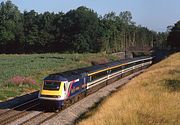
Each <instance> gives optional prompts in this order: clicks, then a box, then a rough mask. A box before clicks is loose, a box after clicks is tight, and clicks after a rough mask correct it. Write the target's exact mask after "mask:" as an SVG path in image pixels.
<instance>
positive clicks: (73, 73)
mask: <svg viewBox="0 0 180 125" xmlns="http://www.w3.org/2000/svg"><path fill="white" fill-rule="evenodd" d="M146 58H150V57H138V58H132V59H123V60H117V61H113V62H109V63H106V64H99V65H95V66H89V67H84V68H79V69H75V70H70V71H65V72H60V73H54V74H50V75H49V76H47V77H46V78H45V79H44V80H48V79H49V80H50V79H51V80H52V79H56V80H57V79H63V80H65V79H66V80H68V81H71V80H74V79H78V78H81V77H83V76H87V75H88V74H91V73H94V72H97V71H100V70H104V69H107V68H109V67H113V66H117V65H121V64H126V63H129V62H132V61H136V60H142V59H146ZM61 81H62V80H61Z"/></svg>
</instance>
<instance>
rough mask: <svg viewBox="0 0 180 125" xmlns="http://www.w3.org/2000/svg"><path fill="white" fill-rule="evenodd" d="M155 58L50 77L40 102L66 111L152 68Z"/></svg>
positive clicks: (76, 70)
mask: <svg viewBox="0 0 180 125" xmlns="http://www.w3.org/2000/svg"><path fill="white" fill-rule="evenodd" d="M152 59H153V57H138V58H133V59H124V60H118V61H114V62H109V63H106V64H99V65H95V66H90V67H85V68H80V69H75V70H71V71H66V72H60V73H54V74H50V75H48V76H47V77H45V78H44V83H43V85H42V88H41V90H40V92H39V95H38V98H39V99H40V102H41V104H42V105H43V106H45V107H53V108H56V109H58V108H62V107H63V106H64V105H66V104H69V103H73V102H75V101H77V100H78V99H79V98H81V97H82V96H86V95H88V94H90V93H93V92H95V91H97V90H98V89H100V88H102V87H104V86H106V85H108V84H111V83H112V82H114V81H116V80H118V79H120V78H122V77H124V76H127V75H129V74H132V73H133V72H136V71H138V70H141V69H143V68H146V67H148V66H149V65H151V64H152Z"/></svg>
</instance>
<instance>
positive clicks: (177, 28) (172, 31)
mask: <svg viewBox="0 0 180 125" xmlns="http://www.w3.org/2000/svg"><path fill="white" fill-rule="evenodd" d="M168 28H169V35H168V38H167V44H168V45H170V47H171V48H173V49H178V50H180V20H179V21H178V22H177V23H175V24H174V26H169V27H168Z"/></svg>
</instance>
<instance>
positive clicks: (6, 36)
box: [0, 1, 167, 53]
mask: <svg viewBox="0 0 180 125" xmlns="http://www.w3.org/2000/svg"><path fill="white" fill-rule="evenodd" d="M166 36H167V35H166V34H165V33H157V32H155V31H152V30H149V29H148V28H146V27H142V26H140V25H139V26H136V24H135V22H133V21H132V14H131V12H129V11H124V12H120V13H119V14H116V13H115V12H110V13H108V14H105V15H103V16H101V15H98V14H97V13H96V12H95V11H94V10H92V9H89V8H87V7H84V6H80V7H78V8H77V9H73V10H70V11H68V12H67V13H63V12H59V13H54V12H52V13H50V12H44V13H37V12H35V11H34V10H31V11H29V12H28V11H24V12H23V13H22V12H20V10H19V9H18V7H17V6H16V5H14V4H13V3H12V2H11V1H6V2H1V5H0V53H46V52H78V53H84V52H107V53H112V52H119V51H124V50H125V49H126V48H128V47H134V48H138V49H139V48H143V47H154V46H156V47H163V46H165V45H166Z"/></svg>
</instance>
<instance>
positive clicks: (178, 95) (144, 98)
mask: <svg viewBox="0 0 180 125" xmlns="http://www.w3.org/2000/svg"><path fill="white" fill-rule="evenodd" d="M77 124H78V125H179V124H180V53H176V54H173V55H171V56H170V57H168V58H167V59H165V60H163V61H161V62H160V63H158V64H155V65H153V66H151V67H150V68H148V69H147V71H146V72H145V73H143V74H141V75H140V76H138V77H136V78H134V79H133V80H131V81H130V82H129V83H128V84H127V85H126V86H124V87H123V88H121V90H119V91H117V92H116V93H114V94H112V95H111V96H110V97H107V98H106V99H105V100H104V101H103V102H102V103H100V104H99V105H97V106H96V108H94V109H93V110H91V111H89V112H88V113H86V114H85V115H84V117H82V119H81V120H80V121H79V122H78V123H77Z"/></svg>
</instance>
